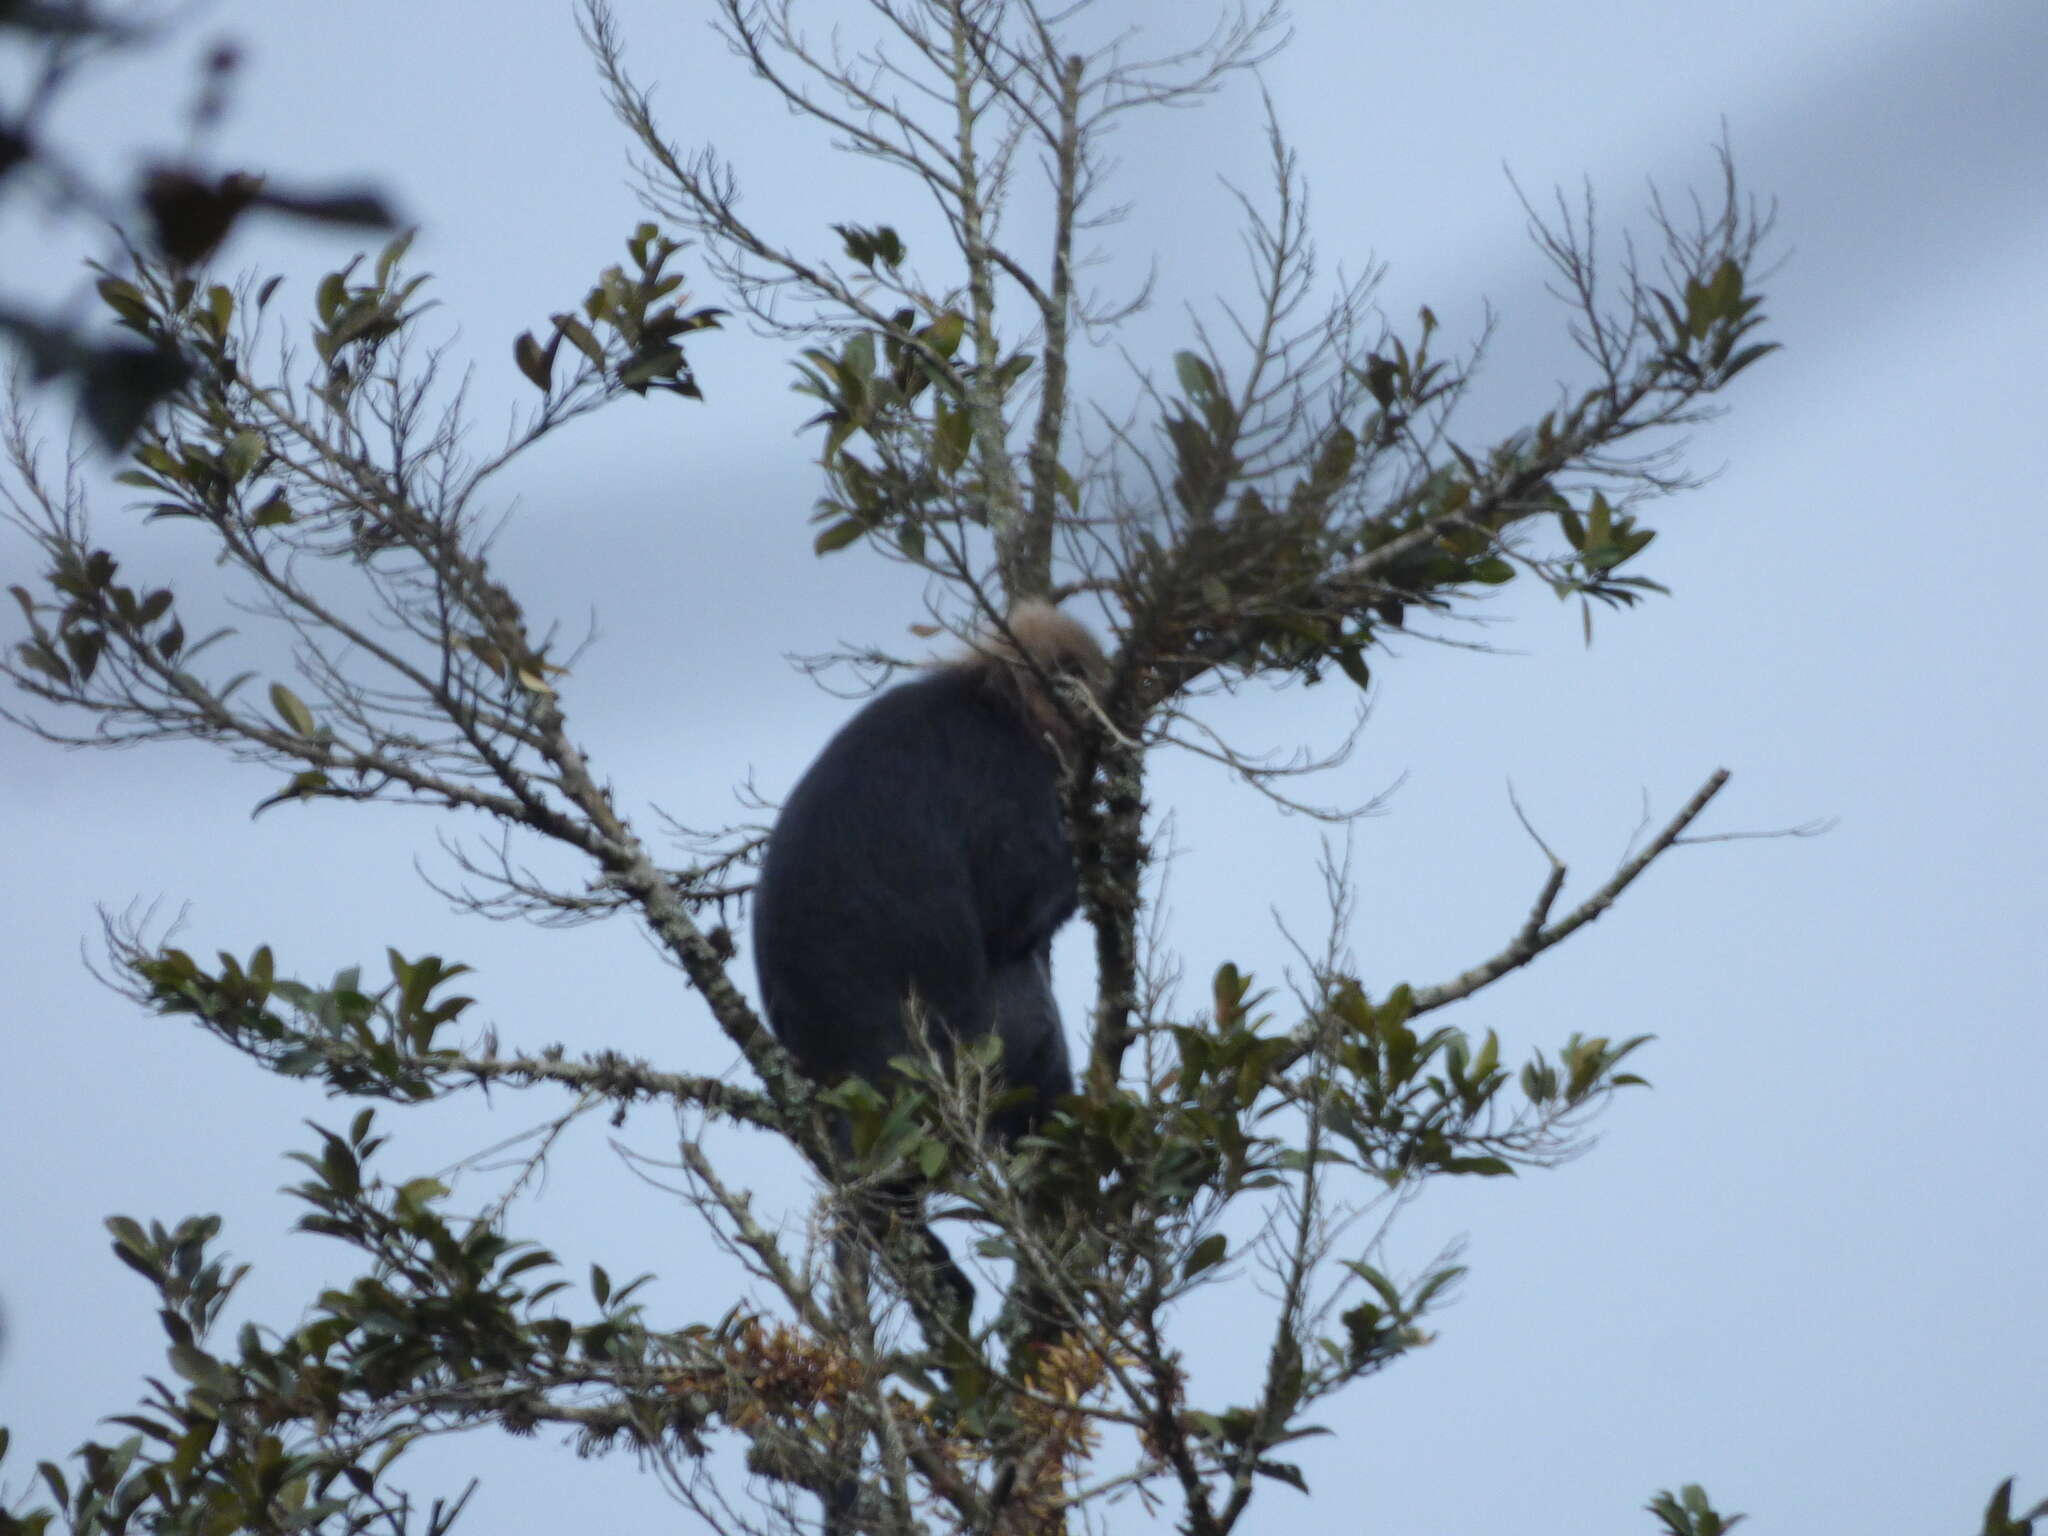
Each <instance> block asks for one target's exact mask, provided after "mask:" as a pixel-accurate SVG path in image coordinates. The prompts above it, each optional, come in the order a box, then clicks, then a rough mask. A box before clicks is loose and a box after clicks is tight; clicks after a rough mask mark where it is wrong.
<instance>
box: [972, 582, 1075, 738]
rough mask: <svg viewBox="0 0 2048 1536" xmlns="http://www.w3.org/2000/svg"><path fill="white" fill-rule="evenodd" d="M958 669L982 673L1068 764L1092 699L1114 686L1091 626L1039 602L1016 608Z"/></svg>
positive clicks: (1034, 600) (991, 685)
mask: <svg viewBox="0 0 2048 1536" xmlns="http://www.w3.org/2000/svg"><path fill="white" fill-rule="evenodd" d="M1004 630H1007V633H1005V632H1004ZM957 665H960V666H963V667H968V668H972V669H974V670H977V671H979V672H981V673H982V675H983V676H984V677H985V678H986V680H987V682H988V684H989V686H990V687H991V688H994V689H995V690H996V691H998V692H1000V693H1001V694H1002V695H1003V696H1004V697H1005V698H1007V699H1008V700H1009V701H1010V702H1011V703H1012V704H1014V705H1015V706H1016V708H1017V709H1018V711H1019V712H1020V713H1021V714H1022V715H1023V716H1024V718H1025V720H1026V721H1027V722H1028V723H1029V724H1030V725H1031V728H1032V730H1033V732H1034V733H1035V734H1036V735H1037V736H1039V737H1040V738H1041V739H1042V740H1044V741H1045V742H1046V743H1047V745H1048V746H1049V747H1050V748H1051V750H1052V752H1053V754H1054V755H1055V756H1057V757H1060V758H1063V759H1064V757H1065V756H1066V753H1067V749H1068V748H1069V747H1071V746H1072V745H1073V744H1074V739H1075V736H1076V735H1077V727H1078V726H1079V724H1080V722H1081V721H1082V719H1083V718H1085V716H1086V713H1087V708H1088V705H1087V699H1088V698H1089V697H1093V696H1096V695H1099V694H1100V692H1101V690H1102V688H1103V686H1104V684H1106V683H1107V682H1108V681H1109V659H1108V658H1107V657H1106V656H1104V655H1103V654H1102V647H1101V646H1100V645H1098V644H1097V643H1096V640H1095V637H1094V636H1093V635H1091V634H1090V633H1089V632H1088V629H1087V626H1085V625H1084V624H1082V623H1081V622H1080V621H1079V620H1078V619H1073V618H1069V617H1068V616H1067V615H1066V614H1064V613H1061V612H1060V611H1059V609H1057V608H1055V607H1053V605H1052V604H1051V603H1047V602H1041V601H1039V600H1038V599H1036V598H1033V599H1031V600H1029V601H1027V602H1022V603H1019V604H1017V606H1016V607H1014V608H1012V609H1011V610H1010V616H1009V618H1008V619H1006V620H1005V621H1004V624H1003V628H1002V629H998V630H995V631H993V632H991V633H988V634H985V635H983V636H982V637H981V638H980V639H979V640H978V641H976V642H975V647H974V653H973V654H972V655H970V656H967V657H964V658H962V659H961V661H960V662H959V663H957Z"/></svg>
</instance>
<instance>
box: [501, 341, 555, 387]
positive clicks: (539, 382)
mask: <svg viewBox="0 0 2048 1536" xmlns="http://www.w3.org/2000/svg"><path fill="white" fill-rule="evenodd" d="M557 334H559V333H557ZM512 361H513V362H515V363H517V364H518V365H519V371H520V372H521V373H523V374H525V375H526V377H527V379H528V380H529V381H530V382H531V383H532V385H533V387H534V388H535V389H537V390H539V391H540V392H541V393H542V394H546V393H547V392H548V379H549V375H550V374H551V373H552V372H553V370H554V362H555V359H554V355H553V354H552V353H551V352H549V351H545V350H543V349H542V347H541V344H540V343H539V342H537V341H535V340H534V339H533V332H531V331H521V332H520V333H519V336H518V339H517V340H515V341H514V342H513V343H512Z"/></svg>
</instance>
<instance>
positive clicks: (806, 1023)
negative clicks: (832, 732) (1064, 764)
mask: <svg viewBox="0 0 2048 1536" xmlns="http://www.w3.org/2000/svg"><path fill="white" fill-rule="evenodd" d="M1075 900H1076V888H1075V875H1074V863H1073V855H1072V852H1071V850H1070V848H1069V847H1068V844H1067V838H1066V833H1065V830H1064V828H1063V827H1062V825H1061V822H1060V805H1059V776H1058V769H1057V766H1056V764H1055V763H1054V761H1053V759H1052V756H1051V754H1050V752H1049V751H1047V749H1046V748H1045V746H1044V745H1043V743H1042V742H1040V741H1039V740H1038V739H1037V738H1036V737H1035V736H1034V735H1033V733H1032V731H1031V730H1030V728H1029V727H1028V726H1027V725H1026V724H1025V722H1024V720H1023V719H1022V718H1021V717H1020V716H1019V714H1018V712H1017V710H1016V709H1015V708H1014V706H1012V705H1011V704H1010V703H1008V702H1007V701H1005V700H1004V699H1003V698H1001V697H999V696H998V695H997V694H996V693H995V692H994V691H993V690H992V689H991V688H989V687H988V686H987V683H986V681H985V679H984V676H983V675H982V674H981V673H980V672H978V671H977V670H976V669H974V668H972V667H950V668H945V669H941V670H938V671H935V672H933V673H931V674H929V675H927V676H925V677H921V678H918V679H916V680H914V681H912V682H908V683H903V684H900V685H898V686H897V687H895V688H892V689H890V690H889V691H888V692H887V693H884V694H882V695H880V696H878V697H877V698H875V699H874V700H873V701H871V702H870V703H869V704H868V705H867V706H866V707H864V708H863V709H862V710H861V711H860V712H859V713H858V714H856V715H855V716H854V717H853V719H851V720H850V721H848V722H847V724H846V725H845V726H844V727H843V728H841V730H840V731H839V733H838V734H837V735H836V736H834V737H833V738H832V740H831V741H830V742H828V743H827V744H826V746H825V749H824V750H823V751H822V752H821V753H819V755H818V758H817V761H816V762H814V763H813V764H812V765H811V766H810V768H809V769H808V770H807V771H806V772H805V773H804V776H803V777H802V778H801V779H800V780H799V781H798V783H797V785H796V788H795V789H794V790H793V791H791V793H790V797H789V800H788V802H787V804H785V805H784V806H783V809H782V814H781V816H780V817H779V818H778V819H777V821H776V824H775V829H774V831H773V833H772V834H771V835H770V837H769V840H768V848H767V852H766V855H765V857H764V859H763V863H762V870H761V879H760V883H759V885H758V886H757V888H756V891H755V899H754V960H755V966H756V969H757V972H758V974H759V976H760V981H761V992H762V999H763V1002H764V1003H765V1005H766V1009H767V1014H768V1021H769V1024H770V1026H771V1027H772V1028H773V1029H774V1031H775V1033H776V1035H777V1037H778V1038H780V1039H781V1040H782V1042H783V1043H784V1044H785V1045H786V1046H788V1047H789V1049H790V1050H791V1051H792V1052H793V1053H794V1054H795V1056H796V1058H797V1061H798V1064H799V1065H800V1066H802V1067H803V1069H804V1070H805V1072H807V1073H808V1074H810V1075H812V1076H813V1077H817V1078H821V1079H830V1078H833V1077H836V1076H838V1075H840V1074H842V1073H845V1072H856V1073H859V1074H860V1075H862V1076H865V1077H868V1078H870V1079H880V1078H882V1077H883V1076H884V1075H885V1074H886V1071H887V1067H888V1062H889V1059H890V1058H891V1057H892V1056H897V1055H901V1054H903V1052H904V1049H905V1044H904V1029H903V1019H902V1010H903V1002H904V998H905V997H906V996H907V995H909V994H910V993H911V992H912V991H913V990H914V991H915V993H916V994H917V996H918V997H919V998H920V999H922V1001H923V1003H924V1005H925V1007H926V1010H927V1014H928V1016H929V1017H932V1018H933V1020H934V1022H935V1023H938V1024H940V1025H941V1026H942V1027H943V1028H944V1029H946V1030H950V1031H953V1032H955V1033H958V1034H964V1035H967V1036H974V1035H979V1034H982V1033H985V1032H986V1031H987V1030H988V1029H989V1028H990V1027H991V1022H992V1011H993V1007H994V1003H993V1001H992V996H991V993H992V989H991V975H992V974H995V975H997V976H999V977H1007V978H1026V979H1027V980H1028V977H1036V976H1039V975H1040V974H1041V973H1042V970H1043V953H1042V952H1043V950H1044V948H1045V946H1046V945H1047V944H1048V943H1049V941H1050V939H1051V936H1052V933H1053V931H1054V930H1055V929H1057V928H1058V927H1059V925H1060V924H1061V923H1062V922H1064V921H1065V920H1066V919H1067V917H1068V916H1070V915H1071V914H1072V912H1073V910H1074V905H1075ZM1027 973H1028V977H1027ZM1016 988H1017V983H1015V982H1013V981H1009V980H1006V981H1004V982H1003V984H1002V986H1001V987H1000V988H998V989H996V990H1000V991H1002V992H1004V993H1005V994H1009V993H1010V992H1012V991H1013V989H1016ZM1015 1011H1016V1012H1017V1013H1018V1014H1019V1019H1020V1021H1021V1020H1022V1018H1023V1016H1024V1010H1023V1009H1022V1008H1021V1007H1020V1008H1018V1009H1017V1010H1015ZM1048 1016H1049V1019H1050V1022H1049V1024H1048V1023H1047V1017H1048ZM1027 1027H1028V1029H1029V1030H1031V1031H1036V1032H1043V1031H1044V1030H1046V1029H1047V1028H1050V1030H1051V1031H1052V1034H1053V1035H1054V1037H1055V1038H1054V1039H1053V1040H1052V1041H1051V1042H1050V1045H1052V1046H1056V1047H1057V1059H1058V1067H1059V1069H1060V1071H1059V1076H1060V1077H1063V1076H1064V1069H1065V1060H1066V1056H1065V1045H1064V1041H1063V1040H1060V1039H1058V1038H1057V1036H1058V1019H1057V1014H1056V1012H1053V1011H1052V1010H1051V1005H1050V996H1049V993H1048V994H1047V997H1046V999H1045V1003H1044V1006H1043V1007H1042V1008H1041V1009H1038V1010H1037V1011H1036V1013H1035V1015H1034V1017H1033V1018H1032V1021H1031V1022H1030V1024H1029V1025H1028V1026H1027ZM1004 1032H1005V1036H1006V1046H1009V1047H1010V1048H1011V1052H1010V1053H1011V1054H1012V1055H1015V1054H1016V1047H1017V1046H1018V1045H1019V1044H1020V1043H1021V1044H1023V1045H1026V1046H1029V1045H1034V1044H1035V1045H1045V1044H1047V1042H1036V1041H1024V1042H1018V1041H1015V1040H1012V1039H1010V1038H1009V1037H1010V1036H1011V1030H1010V1029H1009V1028H1007V1027H1006V1029H1005V1031H1004ZM1034 1059H1035V1058H1034ZM1040 1075H1041V1076H1042V1077H1043V1078H1044V1081H1043V1082H1038V1081H1030V1082H1029V1086H1033V1087H1040V1088H1041V1089H1042V1090H1043V1091H1045V1092H1046V1093H1048V1094H1050V1093H1056V1092H1064V1091H1066V1086H1065V1084H1064V1083H1063V1082H1061V1081H1059V1079H1058V1077H1056V1076H1055V1075H1054V1073H1053V1071H1052V1069H1051V1068H1049V1067H1048V1068H1044V1069H1040ZM1028 1076H1029V1074H1027V1078H1028Z"/></svg>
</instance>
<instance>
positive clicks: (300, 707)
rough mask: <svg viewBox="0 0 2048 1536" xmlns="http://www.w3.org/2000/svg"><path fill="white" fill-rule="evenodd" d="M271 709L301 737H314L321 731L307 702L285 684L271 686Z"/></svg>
mask: <svg viewBox="0 0 2048 1536" xmlns="http://www.w3.org/2000/svg"><path fill="white" fill-rule="evenodd" d="M270 707H271V708H272V709H274V710H276V711H277V717H278V719H280V720H282V721H283V722H284V723H285V724H286V725H287V726H289V727H290V728H291V729H292V730H293V731H295V732H297V733H298V734H299V735H301V736H313V735H315V734H317V733H318V731H319V729H320V727H319V723H318V722H317V721H315V720H314V718H313V711H311V710H310V709H308V708H306V705H305V701H304V700H303V699H301V698H300V697H299V696H298V695H297V694H296V693H293V692H292V691H291V689H289V688H287V687H285V685H284V684H283V683H272V684H271V685H270Z"/></svg>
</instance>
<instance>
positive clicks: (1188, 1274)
mask: <svg viewBox="0 0 2048 1536" xmlns="http://www.w3.org/2000/svg"><path fill="white" fill-rule="evenodd" d="M1229 1248H1230V1239H1228V1238H1227V1237H1225V1236H1224V1235H1223V1234H1222V1233H1221V1232H1211V1233H1210V1234H1209V1235H1208V1236H1207V1237H1205V1238H1203V1239H1202V1240H1201V1241H1200V1242H1199V1243H1197V1244H1195V1246H1194V1249H1193V1251H1192V1252H1190V1253H1189V1254H1188V1256H1187V1260H1186V1262H1185V1263H1183V1264H1182V1265H1181V1268H1180V1275H1181V1278H1182V1279H1183V1280H1192V1279H1194V1278H1195V1276H1197V1275H1199V1274H1200V1273H1202V1271H1203V1270H1205V1269H1214V1268H1215V1267H1216V1266H1217V1265H1218V1264H1221V1263H1222V1262H1223V1256H1224V1254H1225V1253H1226V1252H1227V1251H1228V1250H1229Z"/></svg>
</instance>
